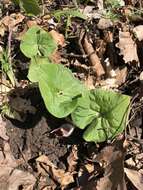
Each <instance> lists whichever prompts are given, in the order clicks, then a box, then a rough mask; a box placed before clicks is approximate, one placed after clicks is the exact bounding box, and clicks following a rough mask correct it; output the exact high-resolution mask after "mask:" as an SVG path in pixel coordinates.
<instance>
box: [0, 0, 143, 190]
mask: <svg viewBox="0 0 143 190" xmlns="http://www.w3.org/2000/svg"><path fill="white" fill-rule="evenodd" d="M17 2H18V1H13V2H12V1H9V0H3V1H1V3H0V111H1V112H0V190H58V189H59V190H60V189H62V190H64V189H65V190H136V189H137V190H143V2H142V1H141V0H115V1H114V0H105V1H103V0H97V1H92V0H77V1H76V0H73V1H72V0H71V1H70V0H41V2H40V1H39V5H38V4H37V5H38V8H37V11H39V10H40V11H41V12H40V14H37V13H35V12H34V11H36V10H35V7H31V8H29V9H28V8H25V7H24V4H22V2H23V1H22V0H20V1H19V2H21V4H20V5H19V4H18V3H17ZM31 2H32V1H31ZM33 2H35V1H33ZM22 6H23V7H22ZM27 6H29V5H27ZM32 6H33V5H32ZM29 7H30V6H29ZM32 9H33V10H32ZM30 11H31V13H34V14H35V15H30V14H29V13H30ZM55 11H59V12H55ZM60 11H61V12H60ZM27 12H28V13H27ZM33 26H40V27H41V28H42V29H44V30H45V31H47V32H49V33H51V35H52V37H53V39H54V40H55V41H56V42H57V44H58V48H57V49H56V52H54V54H53V55H52V57H51V60H52V62H54V63H55V64H62V65H64V66H65V67H67V68H68V69H70V71H71V72H72V73H73V75H74V76H75V77H76V78H77V79H79V80H80V81H82V83H84V84H85V86H86V87H87V88H88V89H96V88H98V87H100V88H103V89H105V90H112V91H115V92H118V93H121V94H125V95H128V96H130V97H131V105H130V114H129V119H128V122H127V126H126V127H125V129H124V131H123V132H122V133H121V134H119V135H117V136H116V137H115V138H113V139H107V140H106V141H104V142H101V143H95V142H86V141H85V140H84V139H83V137H82V135H83V130H81V129H79V128H78V127H76V126H74V124H73V123H72V122H71V119H70V118H69V117H64V118H62V119H61V118H56V117H54V116H53V115H52V114H50V113H49V112H48V110H47V109H46V106H45V104H44V101H43V98H42V96H41V94H40V91H39V88H38V86H37V85H36V84H33V83H31V82H30V81H29V79H28V77H27V75H28V70H29V65H30V59H29V58H27V57H26V56H25V55H24V54H23V52H22V51H21V49H20V43H21V40H22V37H23V35H24V34H25V33H26V32H27V30H28V29H29V28H31V27H33ZM33 48H34V46H33V45H32V44H31V47H30V48H29V49H28V51H31V52H32V50H33ZM65 80H66V79H65ZM105 105H106V104H105ZM73 129H74V130H73Z"/></svg>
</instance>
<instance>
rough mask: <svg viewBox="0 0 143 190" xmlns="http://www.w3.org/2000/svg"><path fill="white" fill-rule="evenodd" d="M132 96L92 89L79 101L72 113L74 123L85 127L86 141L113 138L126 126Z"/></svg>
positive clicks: (100, 140)
mask: <svg viewBox="0 0 143 190" xmlns="http://www.w3.org/2000/svg"><path fill="white" fill-rule="evenodd" d="M129 104H130V97H129V96H126V95H122V94H119V93H115V92H113V91H106V90H103V89H95V90H91V91H90V92H89V93H88V94H86V95H85V96H83V97H82V98H80V99H79V101H78V106H77V108H76V109H75V111H74V112H73V113H72V119H73V121H74V123H75V124H76V125H77V126H78V127H79V128H82V129H84V128H85V127H86V126H87V125H88V127H87V129H86V131H85V132H84V135H83V137H84V139H85V140H86V141H94V142H103V141H105V140H107V139H112V138H113V137H115V136H116V135H117V134H119V133H120V132H122V131H123V130H124V128H125V127H126V119H127V116H128V111H129Z"/></svg>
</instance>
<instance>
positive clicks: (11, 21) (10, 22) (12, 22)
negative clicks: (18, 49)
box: [1, 13, 25, 30]
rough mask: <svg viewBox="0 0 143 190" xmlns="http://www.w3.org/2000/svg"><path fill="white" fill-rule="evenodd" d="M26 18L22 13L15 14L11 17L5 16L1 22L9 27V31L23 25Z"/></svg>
mask: <svg viewBox="0 0 143 190" xmlns="http://www.w3.org/2000/svg"><path fill="white" fill-rule="evenodd" d="M24 18H25V16H23V15H22V14H21V13H17V14H16V13H13V14H11V15H10V16H5V17H4V18H3V19H2V20H1V24H3V25H4V26H6V27H8V29H9V30H11V29H12V28H14V27H15V26H16V25H17V24H19V23H21V22H22V21H23V20H24Z"/></svg>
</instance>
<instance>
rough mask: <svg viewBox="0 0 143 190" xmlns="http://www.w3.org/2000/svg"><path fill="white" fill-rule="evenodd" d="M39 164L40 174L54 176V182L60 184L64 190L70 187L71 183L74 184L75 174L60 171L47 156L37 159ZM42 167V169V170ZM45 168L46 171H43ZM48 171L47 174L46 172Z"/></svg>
mask: <svg viewBox="0 0 143 190" xmlns="http://www.w3.org/2000/svg"><path fill="white" fill-rule="evenodd" d="M36 161H37V163H38V170H39V172H40V173H41V172H42V173H43V174H44V175H46V172H47V173H48V174H50V175H51V176H52V178H53V179H54V180H56V181H57V182H58V183H60V185H61V187H62V188H64V187H65V186H67V185H69V184H70V183H72V182H74V178H73V174H72V173H70V172H65V171H64V170H62V169H58V168H57V167H56V166H55V165H54V164H53V163H52V162H51V161H50V160H49V159H48V157H47V156H45V155H42V156H40V157H39V158H37V159H36ZM41 166H42V168H41ZM43 168H44V169H43ZM45 171H46V172H45Z"/></svg>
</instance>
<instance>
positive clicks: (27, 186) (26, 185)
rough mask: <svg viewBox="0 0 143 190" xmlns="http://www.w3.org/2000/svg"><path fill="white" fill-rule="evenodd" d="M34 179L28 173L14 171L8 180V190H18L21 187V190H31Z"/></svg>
mask: <svg viewBox="0 0 143 190" xmlns="http://www.w3.org/2000/svg"><path fill="white" fill-rule="evenodd" d="M35 182H36V178H35V177H34V176H33V175H32V174H30V173H29V172H24V171H21V170H18V169H15V170H14V171H13V172H12V173H11V175H10V177H9V179H8V190H18V189H19V187H20V186H22V187H23V188H22V189H23V190H33V188H34V184H35Z"/></svg>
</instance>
